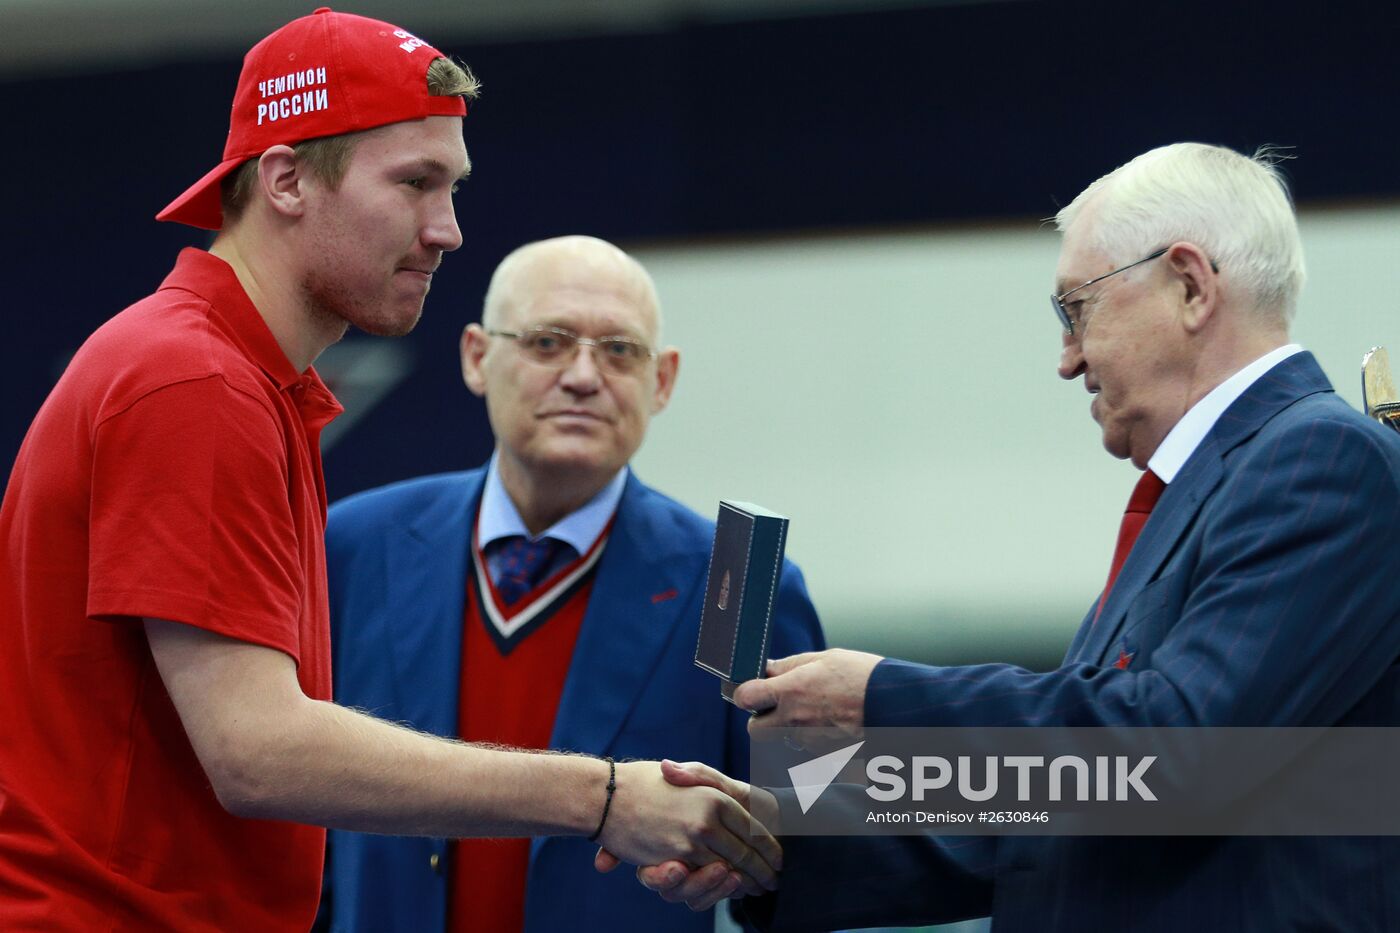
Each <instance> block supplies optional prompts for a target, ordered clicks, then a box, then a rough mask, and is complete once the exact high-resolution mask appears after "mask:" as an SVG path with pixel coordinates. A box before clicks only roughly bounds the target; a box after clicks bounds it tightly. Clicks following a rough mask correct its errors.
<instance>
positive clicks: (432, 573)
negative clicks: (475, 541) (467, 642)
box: [385, 470, 484, 735]
mask: <svg viewBox="0 0 1400 933" xmlns="http://www.w3.org/2000/svg"><path fill="white" fill-rule="evenodd" d="M483 476H484V473H483V471H479V470H478V471H473V472H472V473H469V474H466V475H464V476H463V477H462V478H461V481H460V482H453V483H451V484H450V485H449V486H447V487H446V488H445V489H444V490H443V492H442V494H441V497H440V499H439V501H438V502H436V503H433V505H432V506H431V507H429V508H426V509H421V510H419V512H418V516H417V518H416V520H415V521H414V522H413V523H412V524H410V525H408V526H406V527H404V528H403V529H402V531H401V532H400V534H399V535H398V536H397V538H396V539H395V540H394V541H393V542H392V543H391V545H390V553H389V554H388V555H387V561H386V563H387V566H388V568H389V579H388V581H387V586H386V589H387V592H388V593H389V598H388V604H387V606H386V607H385V609H386V612H387V614H388V618H389V620H390V626H391V628H392V630H393V632H394V637H393V638H391V639H389V641H390V646H391V647H390V650H391V652H392V653H393V660H394V666H395V669H396V680H397V682H398V683H399V684H400V685H403V689H401V691H400V693H399V702H400V704H401V707H402V710H401V713H402V716H403V718H405V719H407V720H408V721H409V722H412V723H413V724H414V725H416V726H417V727H418V728H421V729H424V730H426V731H428V732H434V733H437V734H438V735H456V734H457V718H458V716H457V714H458V707H459V699H458V698H459V696H460V693H461V673H462V663H461V662H462V613H463V610H464V608H465V601H466V572H467V562H468V553H467V549H468V547H469V544H470V541H471V533H472V521H473V519H474V517H475V515H476V507H477V502H478V501H480V499H481V487H482V478H483ZM415 685H416V686H415Z"/></svg>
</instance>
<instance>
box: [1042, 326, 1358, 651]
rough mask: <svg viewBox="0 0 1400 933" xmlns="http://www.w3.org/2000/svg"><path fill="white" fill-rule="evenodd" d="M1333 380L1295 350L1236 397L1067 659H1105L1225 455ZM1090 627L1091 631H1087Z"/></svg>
mask: <svg viewBox="0 0 1400 933" xmlns="http://www.w3.org/2000/svg"><path fill="white" fill-rule="evenodd" d="M1331 390H1332V386H1331V383H1329V382H1328V381H1327V377H1326V375H1324V374H1323V372H1322V369H1321V368H1320V367H1319V366H1318V365H1317V360H1316V359H1314V358H1313V355H1312V354H1311V353H1307V352H1304V353H1296V354H1294V355H1293V356H1290V357H1289V358H1287V359H1285V360H1284V361H1283V362H1281V363H1279V364H1278V365H1277V366H1275V367H1274V368H1273V369H1271V370H1269V371H1268V372H1266V373H1265V374H1264V375H1263V376H1261V377H1260V378H1259V379H1258V380H1256V381H1255V383H1254V384H1253V385H1251V386H1250V387H1249V388H1248V389H1246V390H1245V392H1244V394H1243V395H1241V396H1240V397H1239V398H1238V399H1236V400H1235V401H1234V403H1232V404H1231V405H1230V407H1229V408H1227V409H1226V410H1225V412H1224V414H1222V415H1221V416H1220V419H1219V420H1218V421H1217V422H1216V423H1215V426H1214V427H1212V428H1211V430H1210V433H1209V434H1207V435H1206V437H1205V439H1204V440H1202V441H1201V444H1200V446H1199V447H1197V448H1196V450H1195V452H1194V453H1192V454H1191V456H1190V458H1189V459H1188V460H1187V461H1186V464H1185V465H1184V466H1183V467H1182V469H1181V472H1180V473H1178V474H1177V476H1176V479H1175V480H1173V481H1172V482H1171V483H1170V484H1169V485H1168V486H1167V489H1166V491H1165V492H1163V493H1162V498H1161V499H1160V500H1159V501H1158V503H1157V507H1156V508H1154V509H1153V510H1152V517H1151V518H1150V519H1148V522H1147V524H1146V525H1145V526H1144V527H1143V529H1142V534H1141V535H1140V536H1139V537H1138V540H1137V543H1136V544H1135V545H1134V546H1133V550H1132V552H1131V553H1130V554H1129V555H1128V560H1127V562H1126V563H1125V564H1124V565H1123V569H1122V571H1121V572H1120V573H1119V575H1118V579H1117V580H1116V581H1115V582H1114V584H1113V591H1112V592H1111V593H1109V595H1108V602H1107V603H1106V604H1105V605H1104V607H1103V612H1102V613H1101V614H1100V615H1099V618H1098V620H1097V621H1091V620H1092V619H1093V613H1092V611H1091V612H1090V615H1089V620H1086V623H1085V625H1084V626H1081V630H1080V634H1079V635H1076V637H1075V642H1076V644H1077V645H1078V648H1077V650H1076V648H1075V647H1074V646H1071V649H1070V654H1069V655H1067V659H1068V660H1074V661H1084V662H1087V663H1090V664H1103V663H1104V662H1105V658H1106V656H1107V655H1108V654H1109V647H1110V646H1111V645H1112V644H1113V642H1114V640H1115V639H1116V638H1117V635H1118V632H1119V630H1120V629H1121V628H1122V625H1123V620H1124V618H1125V617H1126V616H1127V612H1128V607H1129V606H1131V605H1132V602H1133V600H1134V599H1135V598H1137V596H1138V594H1139V593H1141V592H1142V589H1143V587H1145V586H1146V585H1147V584H1148V583H1151V582H1152V580H1154V579H1155V578H1156V576H1157V573H1158V571H1160V570H1161V568H1162V565H1163V564H1164V563H1165V562H1166V560H1167V558H1169V557H1170V556H1171V555H1172V553H1173V552H1174V551H1175V550H1176V545H1177V543H1178V542H1179V541H1180V540H1181V538H1182V536H1183V535H1185V534H1186V533H1187V531H1188V530H1189V529H1190V528H1191V526H1192V524H1193V522H1194V520H1195V518H1196V515H1197V514H1198V513H1199V512H1200V510H1201V507H1202V506H1203V505H1204V504H1205V502H1206V500H1207V499H1209V498H1210V496H1211V494H1212V493H1213V492H1214V491H1215V488H1216V487H1217V486H1218V485H1219V484H1220V482H1221V481H1222V479H1223V478H1224V475H1225V458H1226V457H1227V456H1228V455H1229V453H1230V452H1231V451H1232V450H1234V449H1235V448H1236V447H1238V446H1239V445H1240V444H1242V443H1244V442H1245V441H1247V440H1249V439H1250V438H1251V437H1253V436H1254V435H1255V434H1256V433H1257V432H1258V431H1259V429H1260V428H1262V427H1263V426H1264V425H1265V424H1266V423H1267V422H1268V421H1269V419H1271V418H1273V417H1274V416H1275V415H1277V414H1278V413H1279V412H1280V411H1282V410H1283V409H1285V408H1287V407H1288V406H1289V405H1292V404H1293V403H1294V402H1296V401H1298V400H1299V399H1300V398H1303V397H1304V396H1307V395H1312V394H1315V393H1317V392H1330V391H1331ZM1086 627H1087V628H1088V631H1087V633H1086V632H1085V631H1084V629H1085V628H1086Z"/></svg>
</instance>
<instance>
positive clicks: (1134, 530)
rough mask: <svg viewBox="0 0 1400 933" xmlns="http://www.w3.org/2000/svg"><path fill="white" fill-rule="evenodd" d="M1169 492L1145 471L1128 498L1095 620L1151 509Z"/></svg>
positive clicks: (1152, 474) (1159, 479)
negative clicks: (1164, 493) (1163, 491)
mask: <svg viewBox="0 0 1400 933" xmlns="http://www.w3.org/2000/svg"><path fill="white" fill-rule="evenodd" d="M1166 488H1167V484H1166V483H1164V482H1162V480H1161V478H1160V477H1158V476H1157V474H1156V473H1153V472H1152V471H1151V470H1143V472H1142V477H1141V478H1140V479H1139V480H1138V482H1137V485H1136V486H1134V487H1133V494H1132V495H1131V496H1129V497H1128V508H1127V509H1125V510H1124V512H1123V523H1122V524H1121V525H1119V526H1118V545H1117V547H1115V548H1114V549H1113V563H1112V564H1111V565H1110V566H1109V568H1108V583H1107V584H1105V585H1104V588H1103V596H1101V597H1099V608H1098V610H1097V611H1096V612H1095V613H1094V619H1095V620H1097V619H1098V617H1099V613H1101V612H1103V607H1104V604H1105V603H1107V602H1108V594H1109V593H1111V592H1112V591H1113V581H1114V580H1117V579H1118V571H1120V570H1122V569H1123V564H1125V563H1127V560H1128V552H1130V551H1131V550H1132V549H1133V543H1134V542H1135V541H1137V539H1138V535H1139V534H1140V533H1141V532H1142V526H1143V525H1146V524H1147V519H1148V517H1149V516H1151V514H1152V507H1153V506H1155V505H1156V504H1157V500H1158V499H1160V498H1161V497H1162V490H1164V489H1166Z"/></svg>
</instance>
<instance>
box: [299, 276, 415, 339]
mask: <svg viewBox="0 0 1400 933" xmlns="http://www.w3.org/2000/svg"><path fill="white" fill-rule="evenodd" d="M301 293H302V298H303V302H304V304H305V306H306V309H307V312H308V313H309V314H310V315H311V317H312V320H313V321H314V322H315V323H316V324H317V325H325V326H326V327H327V329H329V328H331V327H334V326H336V325H337V324H339V325H342V326H345V325H354V326H355V327H357V328H359V329H360V330H362V331H364V332H365V333H367V334H370V335H372V336H375V337H402V336H404V335H405V334H407V333H409V332H410V331H412V330H413V328H414V327H416V326H418V321H419V319H420V318H422V316H423V305H422V304H421V303H420V304H419V305H418V312H417V313H416V314H414V315H413V318H412V320H409V321H400V320H396V319H394V318H393V317H392V316H390V315H389V314H386V313H384V312H383V311H382V310H381V309H378V308H374V307H370V306H368V305H367V304H366V302H364V301H363V300H362V299H360V298H358V297H357V296H356V294H355V292H354V291H353V289H351V288H349V287H347V286H346V285H345V283H344V282H341V281H339V280H336V279H334V278H333V277H327V276H324V275H322V274H321V273H319V272H309V273H307V275H306V277H305V278H303V279H302V282H301Z"/></svg>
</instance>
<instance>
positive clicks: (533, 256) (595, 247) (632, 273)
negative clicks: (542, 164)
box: [481, 235, 661, 343]
mask: <svg viewBox="0 0 1400 933" xmlns="http://www.w3.org/2000/svg"><path fill="white" fill-rule="evenodd" d="M561 267H565V268H567V269H568V270H570V271H571V272H573V273H574V274H585V273H597V274H600V275H612V276H615V277H616V278H617V279H618V280H619V281H623V282H628V283H629V284H630V286H631V287H632V288H633V289H634V290H635V297H636V300H637V303H638V306H639V307H643V308H647V309H649V310H650V311H651V314H652V317H653V319H654V321H655V324H656V333H655V335H653V339H654V340H655V341H656V342H657V343H660V341H661V301H660V298H659V297H658V296H657V293H656V283H655V282H653V281H652V279H651V275H650V274H649V273H648V272H647V270H646V269H645V268H643V266H642V264H641V263H639V262H637V260H635V259H633V258H632V257H631V256H629V255H627V254H626V253H624V252H623V251H622V250H620V249H618V248H617V247H616V246H614V245H613V244H611V243H609V242H608V241H607V240H600V239H598V238H597V237H591V236H579V235H575V236H561V237H554V238H552V239H548V240H537V241H536V242H534V243H527V244H525V245H524V246H522V247H520V248H518V249H516V250H515V251H514V252H512V253H511V254H510V255H508V256H506V258H505V259H502V260H501V264H500V265H499V266H497V267H496V271H495V272H494V273H492V275H491V284H490V285H489V286H487V288H486V299H485V301H484V302H483V307H482V311H481V323H482V326H483V327H486V328H487V329H488V330H489V329H491V328H494V327H496V326H498V325H499V324H500V321H501V318H502V316H505V315H508V314H509V313H510V309H512V308H513V307H514V306H515V305H516V304H517V303H518V302H520V301H521V300H523V298H524V297H525V296H526V295H527V294H528V293H529V289H530V286H531V285H532V284H538V283H537V282H536V283H532V281H531V280H532V278H537V277H539V276H540V275H541V274H543V275H548V274H550V273H551V272H552V273H553V274H558V271H559V269H560V268H561ZM532 272H533V273H535V276H533V277H532V276H531V275H530V273H532Z"/></svg>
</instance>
